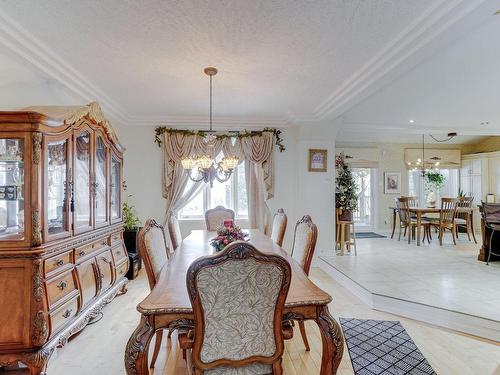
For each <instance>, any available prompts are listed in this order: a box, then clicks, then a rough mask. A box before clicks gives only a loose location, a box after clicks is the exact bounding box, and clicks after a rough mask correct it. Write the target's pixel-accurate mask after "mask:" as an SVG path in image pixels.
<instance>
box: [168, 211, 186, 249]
mask: <svg viewBox="0 0 500 375" xmlns="http://www.w3.org/2000/svg"><path fill="white" fill-rule="evenodd" d="M167 225H168V234H169V235H170V242H171V243H172V250H173V251H175V249H177V247H178V246H179V244H180V243H181V241H182V234H181V228H180V227H179V220H177V217H176V216H175V214H174V213H173V212H170V214H169V216H168V221H167Z"/></svg>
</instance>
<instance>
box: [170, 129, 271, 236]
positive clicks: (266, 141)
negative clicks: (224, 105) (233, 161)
mask: <svg viewBox="0 0 500 375" xmlns="http://www.w3.org/2000/svg"><path fill="white" fill-rule="evenodd" d="M273 145H274V136H273V133H272V132H263V133H259V134H256V135H248V136H245V137H242V138H224V139H217V140H214V141H212V142H210V143H208V144H207V143H205V141H204V139H203V137H201V136H199V135H191V134H185V133H173V132H165V133H164V140H163V151H164V153H163V154H164V160H163V197H164V198H165V199H166V212H165V223H166V221H167V219H168V215H169V214H170V213H171V212H174V213H176V212H177V211H178V210H180V209H181V208H182V207H183V206H184V205H185V204H186V203H187V202H189V200H191V199H192V198H193V197H194V196H195V195H196V193H198V191H199V189H201V186H202V184H203V182H199V183H195V184H192V185H188V181H189V177H188V176H187V174H186V173H185V171H184V169H183V168H182V165H181V160H182V159H183V158H185V157H188V156H193V155H204V154H209V155H210V156H211V157H213V158H215V157H216V156H217V155H218V154H219V152H221V151H223V153H224V155H226V156H236V157H238V158H239V159H240V160H244V161H245V162H246V163H248V164H246V166H247V168H246V173H247V176H246V177H247V178H246V184H247V194H248V208H249V222H250V226H251V227H252V228H259V229H262V230H265V229H266V226H267V223H268V222H269V217H270V212H269V209H268V208H267V205H266V203H265V201H266V200H268V199H270V198H272V197H273V195H274V163H273Z"/></svg>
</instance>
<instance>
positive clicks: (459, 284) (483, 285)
mask: <svg viewBox="0 0 500 375" xmlns="http://www.w3.org/2000/svg"><path fill="white" fill-rule="evenodd" d="M451 241H452V240H451V237H450V236H449V235H447V236H445V242H444V244H443V246H439V244H438V242H437V241H433V242H431V244H430V245H428V244H426V245H424V246H420V247H417V246H416V245H415V244H414V243H412V244H410V245H408V243H407V242H405V241H401V242H399V241H397V239H394V240H391V239H389V238H387V239H385V238H380V239H360V240H358V241H357V242H358V249H357V250H358V256H357V257H354V256H351V255H349V256H330V257H322V258H323V259H325V260H326V261H327V262H328V263H329V264H331V265H333V266H334V267H335V268H336V269H337V270H339V271H341V272H342V273H344V274H345V275H347V276H348V277H349V278H351V279H352V280H354V281H356V282H357V283H358V284H360V285H362V286H363V287H364V288H365V289H368V290H369V291H371V292H373V293H377V294H382V295H387V296H391V297H397V298H402V299H406V300H410V301H413V302H418V303H425V304H428V305H432V306H437V307H442V308H445V309H450V310H454V311H459V312H464V313H468V314H472V315H475V316H480V317H484V318H489V319H493V320H497V321H500V291H499V290H500V289H499V287H500V262H492V263H490V265H489V266H486V264H485V263H483V262H479V261H478V260H477V255H478V252H479V246H480V245H476V244H474V243H473V242H469V241H467V240H466V239H465V237H463V234H462V235H461V237H460V239H459V241H458V244H457V246H455V245H453V243H452V242H451Z"/></svg>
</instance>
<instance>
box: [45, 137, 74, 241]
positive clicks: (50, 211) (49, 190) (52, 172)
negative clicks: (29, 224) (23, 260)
mask: <svg viewBox="0 0 500 375" xmlns="http://www.w3.org/2000/svg"><path fill="white" fill-rule="evenodd" d="M69 150H70V146H69V140H68V139H61V140H48V141H47V146H46V156H45V163H46V164H45V168H46V183H45V196H46V203H45V220H46V227H47V228H46V235H47V237H48V239H50V238H51V237H52V239H54V238H60V237H63V236H64V235H67V234H68V232H69V207H68V203H69V199H68V195H70V194H71V190H70V185H69V184H68V182H69V181H68V179H69V178H71V177H70V176H68V166H69Z"/></svg>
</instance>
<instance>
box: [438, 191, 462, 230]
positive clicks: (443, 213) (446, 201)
mask: <svg viewBox="0 0 500 375" xmlns="http://www.w3.org/2000/svg"><path fill="white" fill-rule="evenodd" d="M457 202H458V199H457V198H441V210H440V211H439V223H440V225H446V226H450V225H453V223H454V222H455V214H456V212H457Z"/></svg>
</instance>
